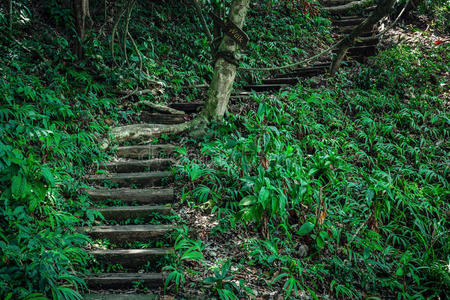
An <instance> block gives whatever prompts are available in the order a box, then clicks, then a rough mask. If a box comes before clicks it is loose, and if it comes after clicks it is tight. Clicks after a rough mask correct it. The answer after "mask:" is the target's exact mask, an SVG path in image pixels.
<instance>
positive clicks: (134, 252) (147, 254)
mask: <svg viewBox="0 0 450 300" xmlns="http://www.w3.org/2000/svg"><path fill="white" fill-rule="evenodd" d="M89 254H91V255H92V256H94V257H95V259H96V260H97V261H98V262H101V263H105V264H119V265H122V266H123V267H125V268H139V267H142V266H144V265H145V264H146V263H147V262H149V261H155V260H156V259H158V258H160V257H162V256H166V255H173V249H172V248H152V249H119V250H93V251H89Z"/></svg>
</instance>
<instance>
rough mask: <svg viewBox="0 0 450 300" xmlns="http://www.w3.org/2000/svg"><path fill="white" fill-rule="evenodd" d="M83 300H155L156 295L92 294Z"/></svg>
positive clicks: (86, 295) (157, 297)
mask: <svg viewBox="0 0 450 300" xmlns="http://www.w3.org/2000/svg"><path fill="white" fill-rule="evenodd" d="M83 299H84V300H157V299H159V296H158V295H152V294H109V293H108V294H104V293H101V294H100V293H99V294H96V293H92V294H85V295H83Z"/></svg>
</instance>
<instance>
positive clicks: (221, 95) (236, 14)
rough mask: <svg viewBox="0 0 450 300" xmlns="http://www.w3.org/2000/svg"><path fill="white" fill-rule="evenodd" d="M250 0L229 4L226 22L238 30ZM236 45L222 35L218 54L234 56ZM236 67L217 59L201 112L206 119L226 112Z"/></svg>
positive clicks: (217, 116)
mask: <svg viewBox="0 0 450 300" xmlns="http://www.w3.org/2000/svg"><path fill="white" fill-rule="evenodd" d="M249 4H250V0H233V2H232V3H231V8H230V13H229V16H228V20H229V21H231V22H233V23H234V24H236V25H237V26H238V27H239V28H242V26H243V25H244V21H245V17H246V15H247V10H248V7H249ZM237 48H238V46H237V44H236V42H235V41H234V40H232V39H231V38H230V37H229V36H227V35H224V37H223V39H222V42H221V43H220V45H219V49H218V53H229V54H230V55H235V54H236V52H237ZM236 69H237V66H236V65H234V64H233V63H230V62H229V61H227V60H225V59H224V58H222V57H218V58H217V61H216V62H215V65H214V75H213V79H212V81H211V84H210V87H209V91H208V99H207V101H206V105H205V107H204V109H203V111H202V114H203V116H205V117H206V118H207V119H209V120H212V119H221V118H222V117H223V115H224V114H225V112H226V111H227V106H228V101H229V99H230V95H231V90H232V87H233V82H234V78H235V77H236Z"/></svg>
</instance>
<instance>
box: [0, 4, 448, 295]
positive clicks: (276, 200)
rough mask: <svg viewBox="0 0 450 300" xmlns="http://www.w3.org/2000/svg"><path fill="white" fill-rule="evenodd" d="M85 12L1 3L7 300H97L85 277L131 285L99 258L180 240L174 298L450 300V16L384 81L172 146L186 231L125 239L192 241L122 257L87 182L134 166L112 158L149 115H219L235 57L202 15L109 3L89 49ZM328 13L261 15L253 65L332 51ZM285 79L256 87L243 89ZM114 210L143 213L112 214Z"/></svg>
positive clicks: (2, 273)
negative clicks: (170, 111) (212, 91)
mask: <svg viewBox="0 0 450 300" xmlns="http://www.w3.org/2000/svg"><path fill="white" fill-rule="evenodd" d="M7 2H8V3H7ZM75 2H79V1H78V0H72V1H59V0H39V1H28V0H16V1H11V0H10V1H3V2H2V3H0V31H1V32H2V34H1V35H0V53H1V54H0V204H1V205H0V298H1V299H7V300H10V299H82V298H83V296H82V294H83V292H85V291H86V285H85V282H84V280H83V275H84V274H85V273H88V272H93V273H101V272H120V271H126V270H127V269H125V268H124V267H123V266H122V265H118V264H103V263H95V262H92V260H91V258H90V257H88V255H87V254H86V252H85V250H86V248H87V246H86V245H87V244H88V242H90V243H91V245H93V248H95V249H122V248H136V249H146V248H154V247H170V246H171V245H172V241H174V250H175V255H174V256H172V255H169V256H167V257H164V259H162V260H159V261H157V262H153V261H149V262H148V263H147V264H146V265H145V266H144V267H143V270H144V271H148V272H150V271H155V270H158V269H159V268H160V267H162V266H164V270H165V271H166V272H167V274H168V276H167V277H166V279H165V281H164V292H165V293H166V294H168V295H172V296H173V297H176V298H183V297H185V296H186V295H188V294H190V293H194V294H195V293H198V294H200V295H201V296H205V295H206V296H207V297H209V298H213V297H216V298H220V299H241V298H257V297H260V296H270V297H284V298H308V297H310V298H333V299H334V298H345V299H347V298H352V299H353V298H367V299H385V298H391V297H397V298H405V299H408V298H418V299H425V298H430V299H436V298H439V297H441V299H444V298H445V296H446V293H448V290H449V285H450V279H449V269H448V264H449V259H450V256H449V243H448V240H449V238H448V227H449V226H448V217H449V211H450V209H449V205H448V198H449V193H448V190H449V184H448V177H449V174H448V173H449V170H448V167H449V155H448V150H449V142H448V140H449V136H448V135H449V130H448V128H449V127H450V126H449V123H450V122H449V114H448V108H449V95H448V90H447V89H448V74H449V66H448V61H449V55H448V53H449V51H448V24H447V23H448V22H447V23H446V22H445V20H447V19H448V4H447V3H445V2H443V1H426V2H423V3H422V4H421V6H420V11H421V13H424V14H425V15H421V16H420V18H419V17H417V18H415V17H416V16H417V15H414V14H410V16H409V19H412V20H416V19H417V20H416V21H418V22H419V21H420V22H421V26H420V27H415V25H411V24H410V25H407V26H406V25H405V26H402V27H401V29H402V30H403V32H407V33H408V34H409V37H411V36H412V38H406V39H400V38H395V37H394V38H393V39H392V40H391V41H390V42H389V43H382V45H380V46H381V47H385V48H387V49H384V50H383V51H381V52H380V53H379V54H378V55H377V56H375V57H373V58H371V59H370V60H369V61H367V62H366V64H365V65H359V64H356V65H352V66H348V65H347V66H345V67H344V68H343V70H342V72H340V73H338V74H337V75H336V76H335V77H334V78H326V77H323V76H319V77H315V78H312V79H311V80H307V79H305V80H303V81H302V82H301V83H300V84H298V85H297V86H295V87H293V88H292V89H288V90H286V91H283V92H281V93H266V94H254V95H251V96H250V98H249V99H246V100H242V101H235V100H234V102H232V103H231V105H230V107H229V113H228V115H227V116H226V118H225V120H224V121H223V122H222V121H220V122H219V121H217V122H213V123H212V125H211V126H210V128H209V129H208V132H205V135H204V138H203V137H202V138H200V139H191V138H190V137H189V136H188V135H181V136H176V137H173V136H168V135H161V136H160V137H158V138H156V139H154V140H153V141H152V143H155V144H157V143H166V142H174V143H176V144H180V145H181V147H180V148H179V150H178V151H179V153H180V154H181V155H180V156H181V159H180V161H179V162H178V166H177V176H178V178H177V180H176V182H175V185H177V186H178V187H180V191H178V193H179V199H178V200H180V204H179V205H178V206H176V207H175V208H176V213H177V214H178V215H179V216H162V215H149V217H151V218H152V220H151V221H147V220H144V219H141V218H138V219H128V220H123V221H120V222H113V221H110V223H109V224H110V225H118V224H120V225H127V224H136V225H139V224H143V223H144V221H145V223H146V224H169V223H172V222H177V223H178V224H179V225H180V226H179V230H178V231H177V232H176V234H175V235H174V236H169V235H168V236H166V237H164V238H162V239H161V240H159V241H148V242H147V241H143V242H127V243H115V242H111V241H109V240H107V239H98V240H94V241H92V240H89V239H88V238H87V236H85V235H83V234H80V233H77V230H76V229H77V227H79V226H89V225H92V224H99V222H100V221H102V217H101V216H100V215H99V214H98V213H95V212H94V211H92V210H89V209H88V208H89V207H90V206H91V203H89V198H88V196H87V195H86V194H84V193H83V189H84V188H86V186H85V185H84V184H83V182H84V176H85V175H86V174H87V173H91V174H92V173H95V170H94V169H95V166H96V165H98V164H102V163H104V162H105V161H106V160H108V159H109V154H111V153H113V152H114V147H115V145H113V147H112V149H111V151H109V150H108V151H105V150H104V149H102V148H101V146H102V142H103V141H104V139H105V138H106V137H107V136H108V130H109V129H110V128H111V126H115V125H123V124H131V123H136V122H137V123H140V122H143V121H142V120H141V119H140V118H139V114H138V113H139V112H140V111H142V110H145V107H144V106H140V105H138V104H137V101H139V100H148V101H151V102H154V103H159V102H189V101H197V100H205V97H206V90H205V87H207V86H206V85H207V84H209V83H210V81H211V78H212V76H213V64H214V62H215V59H216V54H217V53H216V52H217V45H216V42H217V41H211V40H209V38H208V35H207V34H206V33H205V31H204V28H202V21H201V17H200V16H199V15H198V13H197V12H196V9H195V7H194V6H193V5H192V3H191V2H192V1H109V0H107V1H104V2H103V1H101V2H96V3H94V2H93V1H91V4H90V8H91V16H89V18H91V19H92V20H91V21H92V24H91V25H92V26H87V27H88V28H86V32H85V36H84V37H80V36H79V32H77V30H78V28H77V24H76V23H77V21H76V20H75V18H74V13H73V11H72V9H73V7H72V6H71V4H72V3H75ZM201 3H202V9H203V13H204V18H205V20H206V23H207V24H210V25H212V26H211V28H212V29H214V26H213V18H212V14H211V13H213V12H214V13H216V14H218V15H219V16H221V17H224V15H225V14H226V13H227V8H228V7H229V6H230V3H231V1H229V0H226V1H215V0H214V1H209V0H208V1H201ZM9 5H10V6H9ZM319 8H320V4H319V3H316V2H314V1H303V0H296V1H291V0H271V1H253V2H251V4H250V9H249V12H248V16H247V18H246V26H245V27H244V30H245V31H246V32H247V34H248V35H249V37H250V43H249V44H248V46H247V47H246V48H245V49H240V56H239V57H237V58H238V62H239V65H240V66H241V67H271V66H281V65H285V64H290V63H293V62H296V61H298V60H301V59H303V58H305V57H309V56H312V55H313V54H315V53H317V52H319V51H321V50H323V49H325V48H327V47H328V46H329V45H331V43H332V41H331V31H332V28H331V27H330V26H331V23H330V20H329V19H328V18H327V16H326V15H324V14H321V13H320V10H319ZM122 11H123V12H125V11H127V17H126V18H122V19H120V20H118V19H117V17H118V15H120V14H121V12H122ZM89 18H88V19H89ZM117 20H118V21H117ZM424 20H425V21H424ZM427 22H428V23H427ZM424 24H425V25H424ZM428 25H429V26H428ZM430 28H431V29H430ZM215 29H217V28H215ZM216 31H217V30H216ZM391 33H392V32H388V34H387V36H389V34H391ZM213 34H214V35H215V36H216V37H217V35H218V37H220V36H221V32H220V31H218V32H213ZM419 34H420V39H418V42H417V41H416V40H415V39H414V37H415V36H417V35H419ZM392 35H393V34H392ZM111 36H112V37H113V38H111ZM387 39H388V37H387ZM78 47H79V48H78ZM267 75H268V73H267V72H247V71H245V72H244V70H241V71H238V73H237V77H236V81H235V83H234V87H235V90H237V89H239V88H241V87H243V86H244V85H245V84H247V83H250V82H260V80H261V79H262V78H264V77H266V76H267ZM138 90H143V91H145V92H142V93H141V94H138V93H135V92H136V91H138ZM187 118H188V119H189V118H190V117H187ZM126 144H127V145H131V144H132V143H131V142H128V143H126ZM155 157H166V155H165V154H160V155H158V156H152V157H148V158H149V159H150V158H155ZM101 172H104V171H98V173H101ZM164 183H166V182H165V181H164ZM104 185H105V187H109V188H113V187H117V184H115V183H112V182H106V183H105V184H104ZM138 187H139V186H137V185H133V186H131V188H138ZM111 202H112V203H113V204H114V205H117V206H120V205H123V204H124V203H121V202H120V201H114V202H113V201H105V202H99V203H98V204H99V205H100V206H106V203H108V204H110V203H111ZM131 205H137V204H136V203H132V204H131ZM103 221H104V220H103ZM135 290H139V291H140V292H145V293H146V292H149V291H148V290H146V289H145V288H144V287H143V286H141V284H140V283H136V287H135V289H134V291H135Z"/></svg>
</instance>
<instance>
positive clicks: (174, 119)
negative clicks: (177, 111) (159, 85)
mask: <svg viewBox="0 0 450 300" xmlns="http://www.w3.org/2000/svg"><path fill="white" fill-rule="evenodd" d="M140 118H141V121H143V122H145V123H156V124H165V125H168V124H169V125H170V124H181V123H185V122H187V121H189V120H190V119H191V117H190V116H189V115H171V114H161V113H149V112H147V111H143V112H141V114H140Z"/></svg>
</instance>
